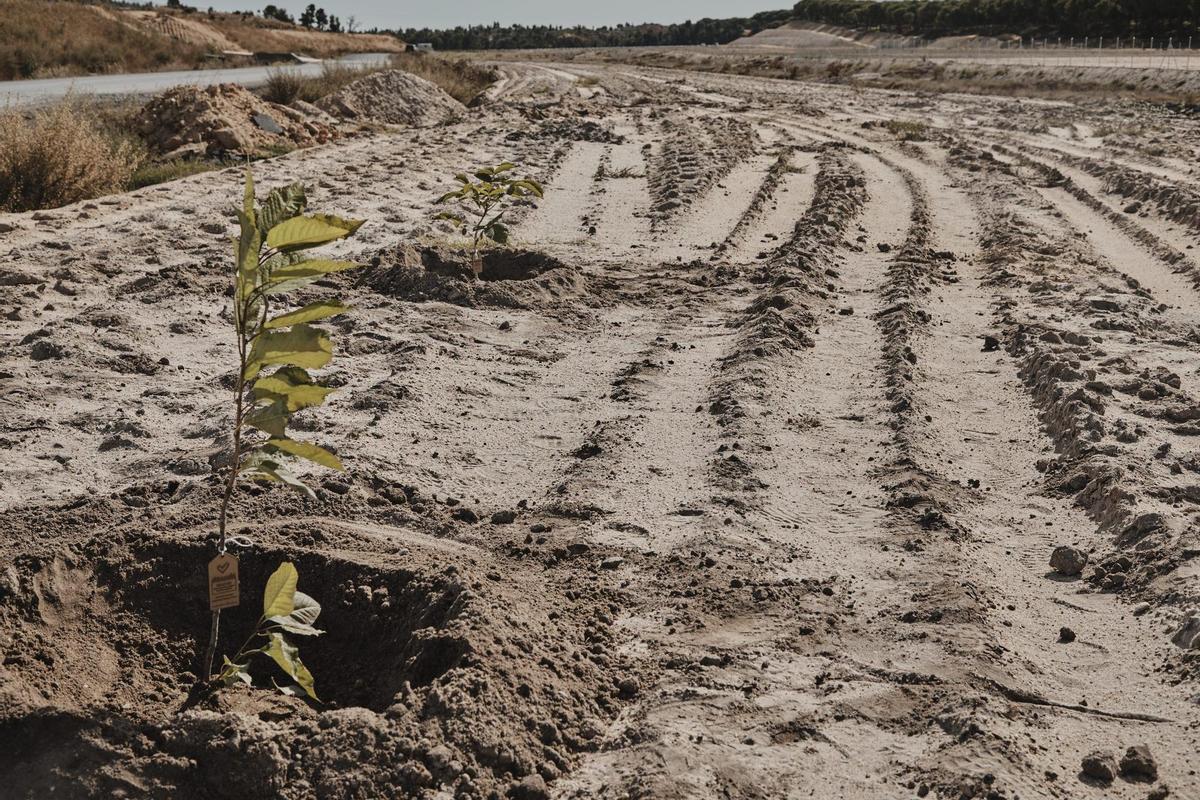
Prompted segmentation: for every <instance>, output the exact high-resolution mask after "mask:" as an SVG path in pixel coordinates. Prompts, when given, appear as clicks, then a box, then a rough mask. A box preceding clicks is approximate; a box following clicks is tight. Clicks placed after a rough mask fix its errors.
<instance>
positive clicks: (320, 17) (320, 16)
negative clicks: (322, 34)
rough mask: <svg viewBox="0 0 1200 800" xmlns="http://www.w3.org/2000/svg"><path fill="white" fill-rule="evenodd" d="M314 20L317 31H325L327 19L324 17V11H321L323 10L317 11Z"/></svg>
mask: <svg viewBox="0 0 1200 800" xmlns="http://www.w3.org/2000/svg"><path fill="white" fill-rule="evenodd" d="M316 20H317V30H319V31H323V30H325V26H326V24H328V23H329V17H327V16H325V9H323V8H318V9H317V16H316Z"/></svg>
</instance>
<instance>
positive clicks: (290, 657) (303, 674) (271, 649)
mask: <svg viewBox="0 0 1200 800" xmlns="http://www.w3.org/2000/svg"><path fill="white" fill-rule="evenodd" d="M266 653H267V655H269V656H270V657H271V658H273V659H275V663H276V664H278V665H279V668H280V669H282V670H283V671H284V672H286V673H287V674H288V675H290V676H291V678H292V680H294V681H295V682H296V683H298V684H299V685H300V687H301V688H302V689H304V691H305V693H306V694H308V696H309V697H311V698H312V699H313V700H319V699H320V698H318V697H317V692H316V689H315V688H314V686H313V676H312V673H311V672H309V671H308V667H306V666H304V664H303V663H302V662H301V661H300V648H298V647H296V646H295V645H294V644H292V643H290V642H289V641H288V640H287V639H285V638H283V634H282V633H272V634H271V639H270V644H268V645H267V649H266Z"/></svg>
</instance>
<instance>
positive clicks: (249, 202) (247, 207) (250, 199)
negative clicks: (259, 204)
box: [242, 167, 254, 219]
mask: <svg viewBox="0 0 1200 800" xmlns="http://www.w3.org/2000/svg"><path fill="white" fill-rule="evenodd" d="M242 213H244V214H245V215H246V216H247V217H249V218H250V219H254V175H253V173H251V172H250V168H249V167H246V188H245V190H244V191H243V193H242Z"/></svg>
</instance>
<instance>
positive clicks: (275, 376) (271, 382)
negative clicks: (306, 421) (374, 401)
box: [253, 367, 333, 436]
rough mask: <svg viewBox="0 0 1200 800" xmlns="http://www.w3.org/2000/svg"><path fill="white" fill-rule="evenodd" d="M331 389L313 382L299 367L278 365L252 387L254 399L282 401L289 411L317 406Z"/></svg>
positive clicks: (323, 400) (280, 434)
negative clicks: (277, 367) (278, 366)
mask: <svg viewBox="0 0 1200 800" xmlns="http://www.w3.org/2000/svg"><path fill="white" fill-rule="evenodd" d="M332 391H333V389H331V388H330V387H328V386H321V385H320V384H317V383H313V380H312V378H310V377H309V375H308V373H307V372H305V371H304V370H302V369H300V368H299V367H280V368H279V369H277V370H276V371H275V372H273V373H271V374H270V375H264V376H263V377H261V378H259V379H258V380H257V381H255V383H254V389H253V392H254V399H255V400H273V401H278V402H282V403H284V404H285V405H286V407H287V410H288V411H289V412H292V411H299V410H300V409H302V408H308V407H310V406H319V405H321V403H323V402H325V397H326V396H327V395H329V394H330V393H331V392H332ZM277 435H279V436H282V435H283V434H282V433H279V434H277Z"/></svg>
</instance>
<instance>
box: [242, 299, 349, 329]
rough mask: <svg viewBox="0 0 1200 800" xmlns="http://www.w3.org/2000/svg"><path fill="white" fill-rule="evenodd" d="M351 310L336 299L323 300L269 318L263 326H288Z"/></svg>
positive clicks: (270, 327) (269, 327)
mask: <svg viewBox="0 0 1200 800" xmlns="http://www.w3.org/2000/svg"><path fill="white" fill-rule="evenodd" d="M349 310H350V306H347V305H342V304H341V303H339V302H337V301H336V300H323V301H321V302H318V303H309V304H308V305H306V306H305V307H304V308H298V309H296V310H295V311H289V312H288V313H286V314H280V315H279V316H278V317H275V318H274V319H269V320H267V322H266V324H265V325H264V326H263V327H264V328H267V329H272V328H286V327H287V326H289V325H296V324H298V323H301V322H315V321H316V320H319V319H325V318H326V317H335V316H337V315H338V314H343V313H345V312H347V311H349Z"/></svg>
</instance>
